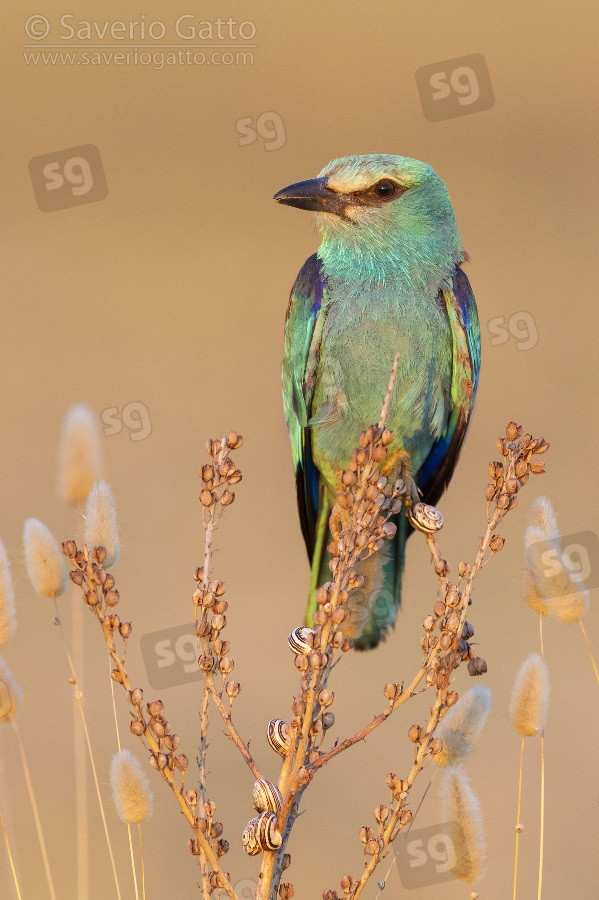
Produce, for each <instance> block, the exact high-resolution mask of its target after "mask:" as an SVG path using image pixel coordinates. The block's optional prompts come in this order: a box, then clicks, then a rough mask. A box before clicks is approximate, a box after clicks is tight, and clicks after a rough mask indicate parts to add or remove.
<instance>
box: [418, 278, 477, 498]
mask: <svg viewBox="0 0 599 900" xmlns="http://www.w3.org/2000/svg"><path fill="white" fill-rule="evenodd" d="M440 296H441V299H442V302H443V303H444V304H445V309H446V311H447V317H448V319H449V324H450V327H451V334H452V341H453V372H452V383H451V407H450V414H449V419H448V423H447V428H446V430H445V433H444V434H443V436H442V437H441V438H439V440H438V441H436V442H435V444H434V445H433V447H432V448H431V450H430V453H429V454H428V456H427V458H426V459H425V461H424V463H423V464H422V466H421V468H420V471H419V473H418V486H419V487H420V489H421V490H422V494H423V500H424V502H425V503H430V504H432V505H433V506H435V505H436V504H437V502H438V501H439V498H440V497H441V494H442V493H443V491H444V490H445V488H446V487H447V485H448V484H449V481H450V479H451V476H452V474H453V470H454V468H455V466H456V463H457V461H458V456H459V454H460V449H461V447H462V443H463V441H464V438H465V436H466V431H467V430H468V423H469V421H470V415H471V413H472V407H473V405H474V398H475V395H476V388H477V385H478V373H479V370H480V324H479V321H478V312H477V310H476V303H475V300H474V294H473V293H472V288H471V287H470V282H469V281H468V278H467V276H466V275H465V274H464V272H462V270H461V269H460V268H456V270H455V274H454V277H453V284H452V288H451V290H448V291H441V292H440Z"/></svg>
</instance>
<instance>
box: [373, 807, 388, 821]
mask: <svg viewBox="0 0 599 900" xmlns="http://www.w3.org/2000/svg"><path fill="white" fill-rule="evenodd" d="M388 816H389V809H388V808H387V807H386V806H377V808H376V809H375V811H374V818H375V820H376V821H377V822H379V823H384V822H386V821H387V818H388Z"/></svg>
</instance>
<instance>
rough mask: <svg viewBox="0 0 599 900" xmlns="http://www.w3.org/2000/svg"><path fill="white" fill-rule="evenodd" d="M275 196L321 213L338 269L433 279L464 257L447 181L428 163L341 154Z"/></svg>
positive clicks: (331, 264)
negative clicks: (322, 167)
mask: <svg viewBox="0 0 599 900" xmlns="http://www.w3.org/2000/svg"><path fill="white" fill-rule="evenodd" d="M274 199H275V200H277V202H279V203H284V204H286V205H287V206H297V207H299V208H300V209H307V210H311V211H312V212H315V213H316V214H317V216H316V218H317V223H318V227H319V228H320V230H321V232H322V235H323V244H322V246H321V248H320V250H319V256H320V257H321V259H322V260H323V262H324V264H325V268H327V266H328V268H329V270H330V274H333V275H340V274H341V272H342V271H343V272H344V273H345V274H347V273H348V272H351V275H352V276H354V275H357V274H360V275H361V276H362V277H364V276H366V277H370V278H375V279H376V280H379V281H387V280H389V279H393V278H394V277H401V275H402V274H403V275H404V276H409V278H410V279H413V278H414V277H415V272H416V270H419V271H420V273H421V275H422V277H421V278H420V279H419V280H421V281H424V282H425V283H428V282H430V280H431V278H435V277H436V276H437V274H438V270H439V269H440V270H444V271H448V270H449V268H451V269H453V267H454V266H455V264H456V263H457V262H461V261H462V260H463V259H464V252H463V248H462V243H461V241H460V237H459V234H458V231H457V227H456V223H455V217H454V214H453V210H452V208H451V203H450V200H449V196H448V193H447V189H446V188H445V185H444V183H443V182H442V181H441V179H440V178H439V177H438V175H436V174H435V172H434V171H433V169H432V168H431V167H430V166H429V165H427V164H426V163H423V162H419V161H418V160H416V159H409V158H408V157H405V156H390V155H383V154H373V155H369V156H346V157H344V158H342V159H336V160H333V162H330V163H329V164H328V165H327V166H325V167H324V169H323V170H322V171H321V172H320V173H319V175H318V177H317V178H313V179H310V180H308V181H299V182H297V183H296V184H291V185H289V187H286V188H283V190H282V191H279V192H278V193H277V194H275V196H274Z"/></svg>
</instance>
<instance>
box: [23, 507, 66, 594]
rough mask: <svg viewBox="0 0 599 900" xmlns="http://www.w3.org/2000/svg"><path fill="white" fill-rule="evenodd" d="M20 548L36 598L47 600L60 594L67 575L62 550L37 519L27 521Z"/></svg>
mask: <svg viewBox="0 0 599 900" xmlns="http://www.w3.org/2000/svg"><path fill="white" fill-rule="evenodd" d="M23 546H24V548H25V563H26V565H27V574H28V575H29V578H30V581H31V583H32V585H33V586H34V588H35V589H36V591H37V592H38V594H41V596H42V597H48V598H49V599H50V600H52V599H56V598H57V597H60V595H61V594H64V592H65V590H66V586H67V575H66V572H65V569H64V565H63V555H62V550H61V549H60V547H59V546H58V542H57V541H56V539H55V538H54V535H53V534H52V532H51V531H50V529H49V528H47V527H46V526H45V525H44V523H43V522H40V520H39V519H27V521H26V522H25V528H24V530H23Z"/></svg>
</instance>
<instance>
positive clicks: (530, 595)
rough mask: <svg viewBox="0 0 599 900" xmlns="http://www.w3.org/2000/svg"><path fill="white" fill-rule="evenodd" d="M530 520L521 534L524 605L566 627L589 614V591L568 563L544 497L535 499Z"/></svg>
mask: <svg viewBox="0 0 599 900" xmlns="http://www.w3.org/2000/svg"><path fill="white" fill-rule="evenodd" d="M529 519H530V521H531V524H530V525H529V526H528V528H527V529H526V532H525V534H524V549H525V551H526V564H527V565H526V571H525V576H524V596H525V599H526V602H527V603H528V605H529V606H530V607H531V609H533V610H534V611H535V612H536V613H538V614H539V615H547V614H548V613H549V614H551V615H552V616H554V617H555V618H558V619H560V620H561V621H562V622H566V623H568V624H569V623H571V622H577V621H578V620H579V619H580V618H581V616H584V615H585V613H586V612H587V611H588V608H589V602H590V597H589V592H588V591H587V590H586V589H585V587H584V585H583V583H582V580H581V577H580V574H579V573H578V572H576V571H575V570H574V569H573V568H571V567H570V566H569V565H568V564H567V561H566V559H565V557H564V553H563V552H562V543H561V537H560V533H559V529H558V526H557V519H556V517H555V513H554V511H553V507H552V506H551V503H550V502H549V500H548V499H547V497H538V498H537V499H536V500H535V502H534V503H533V504H532V506H531V509H530V515H529Z"/></svg>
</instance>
